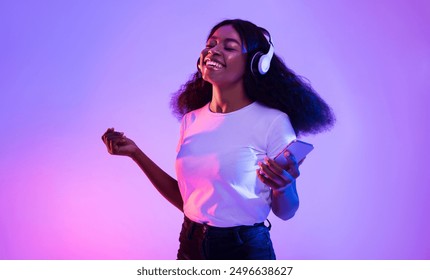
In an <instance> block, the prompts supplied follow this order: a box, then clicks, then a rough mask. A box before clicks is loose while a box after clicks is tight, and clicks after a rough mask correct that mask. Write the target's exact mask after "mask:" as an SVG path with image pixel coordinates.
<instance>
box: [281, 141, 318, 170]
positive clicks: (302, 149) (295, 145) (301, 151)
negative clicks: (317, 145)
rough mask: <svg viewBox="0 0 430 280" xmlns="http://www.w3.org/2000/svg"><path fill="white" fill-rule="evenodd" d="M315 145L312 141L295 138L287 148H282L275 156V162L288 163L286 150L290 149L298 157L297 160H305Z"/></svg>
mask: <svg viewBox="0 0 430 280" xmlns="http://www.w3.org/2000/svg"><path fill="white" fill-rule="evenodd" d="M313 149H314V146H313V145H312V144H310V143H306V142H303V141H300V140H297V139H295V140H293V141H291V142H290V144H288V145H287V147H286V148H285V149H283V150H282V152H280V153H279V154H278V155H277V156H276V157H275V158H274V160H275V162H276V163H277V164H279V165H285V164H287V159H286V158H285V156H284V153H285V151H286V150H288V151H290V153H292V154H293V155H294V157H295V158H296V160H297V162H300V161H301V160H303V159H304V158H305V157H306V156H307V155H308V154H309V153H310V152H311V151H312V150H313Z"/></svg>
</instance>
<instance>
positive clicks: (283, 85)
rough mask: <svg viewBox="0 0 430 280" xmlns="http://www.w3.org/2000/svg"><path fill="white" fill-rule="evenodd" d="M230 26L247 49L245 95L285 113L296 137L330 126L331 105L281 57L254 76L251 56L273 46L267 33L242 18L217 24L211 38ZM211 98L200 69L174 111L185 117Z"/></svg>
mask: <svg viewBox="0 0 430 280" xmlns="http://www.w3.org/2000/svg"><path fill="white" fill-rule="evenodd" d="M224 25H231V26H233V28H234V29H235V30H236V32H237V33H238V34H239V36H240V38H241V40H242V43H243V44H244V46H245V48H246V51H247V62H246V63H247V65H246V67H245V74H244V77H243V82H244V88H245V94H246V95H247V97H248V98H249V99H250V100H252V101H257V102H259V103H261V104H263V105H265V106H268V107H271V108H275V109H278V110H280V111H282V112H284V113H286V114H287V115H288V116H289V118H290V121H291V124H292V126H293V128H294V131H295V133H296V135H297V136H299V135H306V134H317V133H319V132H322V131H326V130H328V129H330V128H331V127H332V126H333V125H334V123H335V116H334V113H333V111H332V109H331V108H330V106H329V105H328V104H327V103H326V102H325V101H324V100H323V99H322V98H321V97H320V96H319V95H318V94H317V93H316V92H315V90H314V89H313V88H312V87H311V85H310V84H309V83H308V82H307V81H306V80H305V79H304V78H302V77H300V76H298V75H296V74H295V73H294V72H293V71H292V70H291V69H289V68H288V67H287V66H286V65H285V63H284V62H283V61H282V59H281V58H280V57H278V56H277V55H276V54H275V55H274V56H273V58H272V60H271V63H270V69H269V71H268V72H267V73H266V74H265V75H260V74H258V75H254V74H253V73H252V71H251V58H252V57H253V55H254V54H255V53H257V52H264V53H267V52H268V50H269V48H270V45H269V42H268V41H267V39H266V37H265V34H268V32H267V31H266V30H265V29H264V28H261V27H258V26H257V25H255V24H253V23H251V22H249V21H246V20H241V19H229V20H224V21H222V22H220V23H218V24H217V25H215V26H214V27H213V28H212V30H211V31H210V33H209V36H208V38H210V37H211V36H212V34H213V33H214V32H215V31H216V30H217V29H218V28H220V27H221V26H224ZM211 99H212V84H210V83H209V82H207V81H205V80H203V79H202V77H201V75H200V72H199V71H198V70H197V71H196V73H194V74H193V75H192V76H191V77H190V79H189V80H188V81H187V82H186V83H185V84H184V85H182V86H181V88H180V89H179V90H178V91H177V92H176V93H174V94H173V96H172V99H171V103H170V105H171V107H172V111H173V114H174V115H175V116H176V117H177V118H178V119H180V118H182V117H183V116H184V115H185V114H186V113H188V112H190V111H192V110H195V109H198V108H201V107H203V106H205V105H206V104H207V103H209V102H210V101H211Z"/></svg>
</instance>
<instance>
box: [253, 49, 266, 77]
mask: <svg viewBox="0 0 430 280" xmlns="http://www.w3.org/2000/svg"><path fill="white" fill-rule="evenodd" d="M262 56H264V53H262V52H257V53H256V54H254V55H253V56H252V59H251V73H252V75H254V76H258V75H259V74H261V73H260V71H259V64H260V59H261V57H262Z"/></svg>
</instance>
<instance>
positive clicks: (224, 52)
mask: <svg viewBox="0 0 430 280" xmlns="http://www.w3.org/2000/svg"><path fill="white" fill-rule="evenodd" d="M244 50H245V47H244V46H243V45H242V41H241V40H240V36H239V34H238V33H237V32H236V30H235V29H234V28H233V26H231V25H224V26H221V27H220V28H218V29H217V30H216V31H215V32H214V33H213V34H212V36H211V37H210V38H209V39H208V41H207V42H206V48H204V49H203V50H202V52H201V54H200V62H199V65H198V66H199V69H200V71H201V72H202V78H203V79H204V80H205V81H207V82H209V83H211V84H213V85H217V86H221V87H226V86H232V85H233V86H234V85H236V84H237V83H242V79H243V75H244V73H245V65H246V52H245V51H244Z"/></svg>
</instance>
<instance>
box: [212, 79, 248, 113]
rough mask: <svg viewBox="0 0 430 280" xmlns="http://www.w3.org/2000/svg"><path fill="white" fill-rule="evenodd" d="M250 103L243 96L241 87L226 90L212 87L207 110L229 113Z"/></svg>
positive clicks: (244, 95)
mask: <svg viewBox="0 0 430 280" xmlns="http://www.w3.org/2000/svg"><path fill="white" fill-rule="evenodd" d="M251 103H252V101H251V100H250V99H249V98H248V97H247V96H246V94H245V89H244V88H243V85H238V86H236V87H233V88H228V89H225V88H224V89H223V88H220V87H217V86H213V87H212V100H211V103H210V105H209V108H210V110H211V111H212V112H215V113H230V112H233V111H236V110H239V109H241V108H243V107H245V106H247V105H249V104H251Z"/></svg>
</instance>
